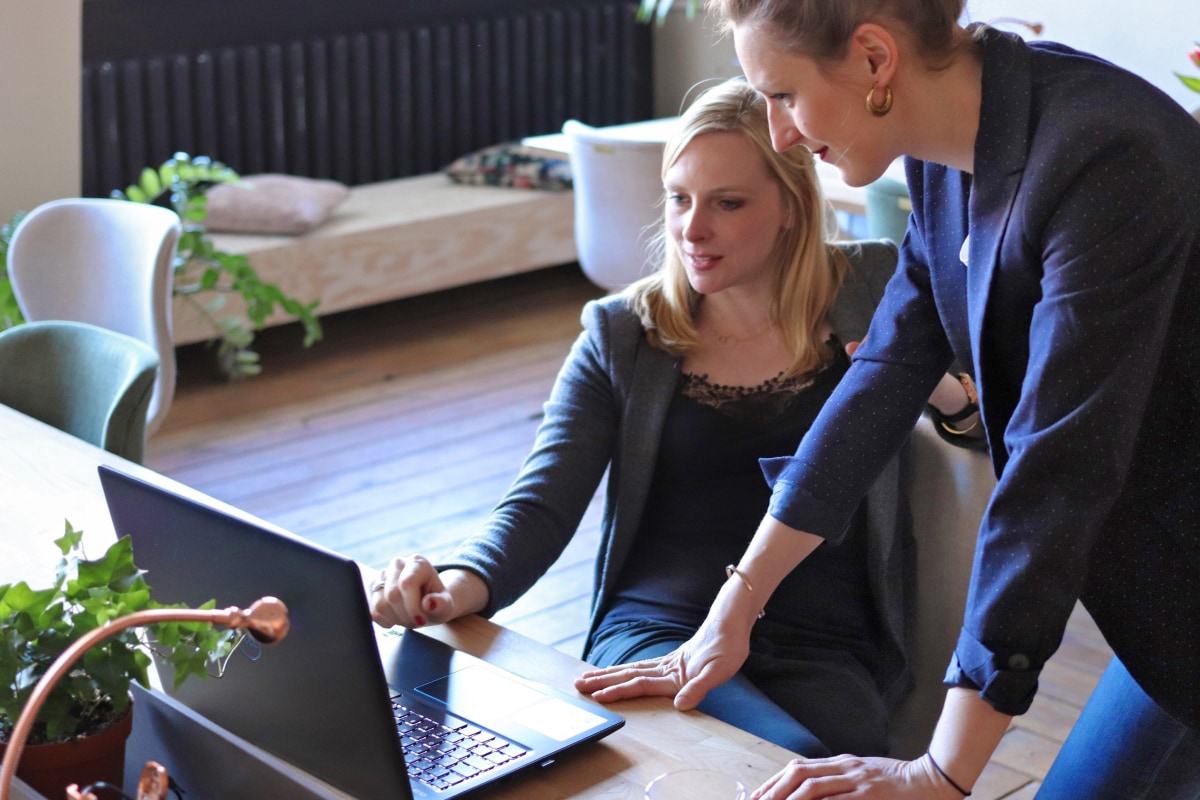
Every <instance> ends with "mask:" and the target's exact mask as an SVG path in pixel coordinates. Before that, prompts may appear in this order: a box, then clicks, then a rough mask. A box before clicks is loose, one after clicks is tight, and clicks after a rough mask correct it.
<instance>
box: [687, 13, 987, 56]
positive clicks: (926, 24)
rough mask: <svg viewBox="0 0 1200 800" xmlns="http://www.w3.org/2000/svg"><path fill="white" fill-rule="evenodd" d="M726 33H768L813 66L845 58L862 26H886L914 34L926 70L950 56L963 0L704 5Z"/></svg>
mask: <svg viewBox="0 0 1200 800" xmlns="http://www.w3.org/2000/svg"><path fill="white" fill-rule="evenodd" d="M707 2H708V8H709V10H710V11H713V12H715V13H716V14H717V15H718V16H719V17H720V18H721V20H722V23H723V26H724V27H725V29H726V30H729V29H731V28H733V27H736V26H742V25H748V26H751V27H755V28H759V29H761V30H763V31H765V32H768V33H770V34H771V35H772V36H774V37H775V38H776V39H777V40H778V41H779V43H780V45H781V46H782V47H783V48H784V49H785V50H787V51H788V52H790V53H795V54H798V55H803V56H807V57H808V58H811V59H813V60H814V61H816V62H817V63H818V64H822V63H826V62H831V61H838V60H840V59H841V58H842V57H843V56H844V55H845V54H846V46H847V44H848V43H849V41H850V34H851V33H853V32H854V29H855V28H857V27H858V26H859V25H861V24H863V23H864V22H873V21H884V20H887V21H891V22H893V23H897V24H900V25H903V26H904V27H905V28H907V29H908V30H909V31H910V32H911V33H912V35H913V42H914V43H915V44H916V46H917V48H918V50H919V53H920V56H921V57H922V58H923V59H924V60H925V61H926V62H927V63H928V64H930V65H931V66H936V65H938V64H941V63H943V62H945V61H947V60H949V58H950V57H951V56H952V54H953V51H954V48H955V46H956V35H955V34H956V31H957V26H958V18H959V17H960V16H961V15H962V13H963V9H964V8H965V7H966V0H707Z"/></svg>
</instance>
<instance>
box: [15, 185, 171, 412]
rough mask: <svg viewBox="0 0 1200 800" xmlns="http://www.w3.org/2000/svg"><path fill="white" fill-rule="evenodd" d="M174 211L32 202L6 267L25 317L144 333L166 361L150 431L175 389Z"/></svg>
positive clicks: (123, 204)
mask: <svg viewBox="0 0 1200 800" xmlns="http://www.w3.org/2000/svg"><path fill="white" fill-rule="evenodd" d="M180 233H181V226H180V223H179V217H178V216H177V215H176V214H175V212H173V211H170V210H169V209H166V208H161V207H159V206H151V205H145V204H142V203H134V202H130V201H128V200H102V199H98V198H67V199H64V200H52V201H50V202H48V203H43V204H42V205H40V206H38V207H37V208H35V209H34V210H33V211H31V212H29V214H28V215H27V216H26V217H25V219H24V220H23V221H22V222H21V224H20V225H19V226H18V227H17V230H16V232H15V233H14V234H13V237H12V242H11V243H10V245H9V250H8V273H9V279H10V280H11V282H12V287H13V294H14V295H15V296H16V298H17V304H18V305H19V306H20V307H21V312H22V313H23V314H24V315H25V318H26V319H27V320H29V321H31V322H33V321H38V320H53V319H63V320H75V321H77V322H87V323H91V324H92V325H99V326H100V327H102V328H108V329H109V330H113V331H117V332H119V333H124V334H126V335H129V336H132V337H134V338H135V339H140V340H141V341H143V342H146V343H147V344H148V345H150V346H151V347H153V348H154V350H155V351H156V352H157V353H158V357H159V362H160V364H161V367H160V369H159V376H158V379H157V382H156V384H155V387H154V396H153V398H152V399H151V401H150V410H149V425H148V428H149V431H150V432H153V431H154V430H156V429H157V428H158V426H159V425H160V424H161V423H162V420H163V417H164V416H165V415H166V413H167V409H168V408H170V405H171V399H172V398H173V396H174V394H175V344H174V342H173V341H172V338H171V292H172V289H173V286H174V269H173V266H174V265H173V259H174V256H175V247H176V244H177V243H178V240H179V236H180Z"/></svg>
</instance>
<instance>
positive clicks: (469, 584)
mask: <svg viewBox="0 0 1200 800" xmlns="http://www.w3.org/2000/svg"><path fill="white" fill-rule="evenodd" d="M438 577H439V578H441V580H442V585H443V586H445V587H446V593H447V594H449V595H450V603H451V607H452V608H453V614H454V617H453V618H455V619H457V618H458V617H465V616H466V615H467V614H478V613H479V612H480V611H483V610H484V609H485V608H487V604H488V600H489V599H490V598H491V591H490V590H489V589H488V585H487V583H486V582H484V580H483V578H481V577H479V575H477V574H476V573H474V572H472V571H471V570H469V569H459V568H456V567H452V568H450V569H447V570H445V571H443V572H440V573H438Z"/></svg>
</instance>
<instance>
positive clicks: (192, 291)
mask: <svg viewBox="0 0 1200 800" xmlns="http://www.w3.org/2000/svg"><path fill="white" fill-rule="evenodd" d="M237 180H239V176H238V174H237V173H236V172H235V171H234V170H232V169H230V168H229V167H227V166H226V165H224V164H222V163H221V162H219V161H214V160H212V159H210V158H208V157H206V156H197V157H195V158H193V157H191V156H189V155H188V154H187V153H182V152H181V153H176V154H175V155H174V156H173V157H171V158H169V159H167V160H166V161H164V162H163V163H162V164H161V165H160V166H159V167H158V168H157V169H155V168H152V167H146V168H145V169H143V170H142V174H141V176H140V177H139V179H138V182H137V183H135V184H132V185H130V186H127V187H126V188H125V191H120V190H116V191H114V192H113V193H112V196H113V197H116V198H119V199H123V200H130V201H132V202H135V203H153V204H156V205H163V206H166V207H167V208H170V209H172V210H174V211H175V213H177V214H178V215H179V218H180V220H181V221H182V224H183V235H182V236H181V237H180V239H179V245H178V247H177V248H176V254H175V296H176V297H182V298H183V299H184V300H185V301H186V302H188V303H189V304H191V305H192V306H193V307H194V308H196V309H197V310H198V311H199V312H200V314H202V315H203V316H204V318H205V319H207V320H208V321H209V322H210V323H211V324H212V326H213V333H214V339H215V340H216V341H217V343H218V344H217V362H218V365H219V367H220V369H221V371H222V372H223V373H224V374H225V375H226V376H227V377H229V378H230V379H233V380H236V379H238V378H244V377H247V376H250V375H256V374H258V373H259V372H260V371H261V370H262V368H261V366H260V365H259V358H258V353H256V352H254V350H252V349H251V345H252V344H253V342H254V331H255V330H257V329H259V328H262V327H263V325H264V324H265V323H266V321H267V318H268V317H270V316H271V315H272V314H273V313H274V312H275V310H276V309H277V308H278V309H281V310H283V311H284V312H285V313H287V314H290V315H291V316H293V317H295V318H296V319H297V320H299V322H300V323H301V325H302V326H303V327H304V346H305V347H309V346H311V345H312V344H313V343H314V342H317V341H319V340H320V339H321V323H320V321H319V320H318V319H317V316H316V308H317V301H315V300H314V301H312V302H309V303H304V302H301V301H300V300H297V299H295V298H292V297H288V296H287V295H285V294H284V293H283V291H282V290H281V289H280V288H279V287H278V286H276V285H275V284H272V283H267V282H265V281H263V280H261V279H260V278H259V276H258V272H257V271H256V270H255V269H254V267H253V266H251V265H250V261H249V259H247V258H246V256H244V255H237V254H233V253H226V252H224V251H222V250H218V249H217V248H216V247H215V246H214V244H213V241H212V239H211V238H210V237H209V235H208V230H207V229H206V227H205V225H204V221H205V219H206V218H207V217H208V198H207V197H206V196H205V193H206V192H207V191H208V190H209V189H210V188H211V187H213V186H215V185H216V184H219V183H232V182H236V181H237ZM230 292H236V293H238V294H240V295H241V296H242V299H243V301H244V302H245V316H244V317H240V316H221V315H220V311H221V309H222V308H223V307H224V304H225V298H226V295H228V294H229V293H230Z"/></svg>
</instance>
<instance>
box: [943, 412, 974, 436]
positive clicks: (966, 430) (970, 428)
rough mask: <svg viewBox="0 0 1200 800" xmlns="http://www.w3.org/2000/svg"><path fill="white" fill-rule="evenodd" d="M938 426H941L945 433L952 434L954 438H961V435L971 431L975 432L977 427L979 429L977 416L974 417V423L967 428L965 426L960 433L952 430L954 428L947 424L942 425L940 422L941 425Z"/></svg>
mask: <svg viewBox="0 0 1200 800" xmlns="http://www.w3.org/2000/svg"><path fill="white" fill-rule="evenodd" d="M976 414H978V412H976ZM940 424H941V426H942V427H943V428H944V429H945V431H946V433H952V434H954V435H955V436H962V435H963V434H966V433H970V432H971V431H973V430H975V429H976V428H978V427H979V417H978V416H976V417H975V421H974V422H972V423H971V424H970V425H969V426H967V427H966V428H963V429H962V430H961V431H960V430H956V429H954V428H951V427H950V426H949V425H947V424H946V423H944V422H942V423H940Z"/></svg>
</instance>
